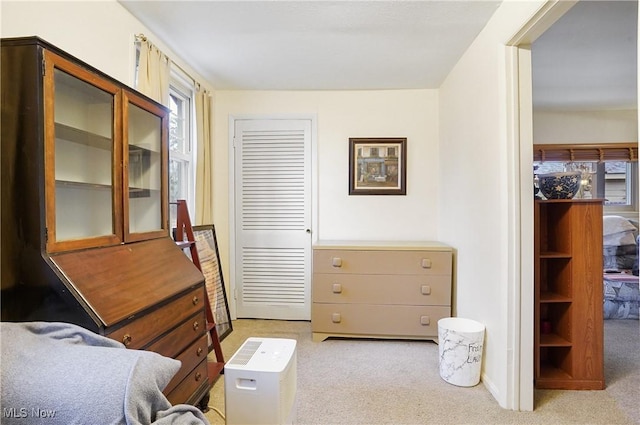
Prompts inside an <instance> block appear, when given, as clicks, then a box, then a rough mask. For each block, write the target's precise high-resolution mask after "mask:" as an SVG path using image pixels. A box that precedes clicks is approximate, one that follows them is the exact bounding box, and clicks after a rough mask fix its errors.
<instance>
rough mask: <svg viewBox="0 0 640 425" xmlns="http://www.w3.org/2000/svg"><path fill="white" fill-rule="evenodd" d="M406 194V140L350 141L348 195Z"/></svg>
mask: <svg viewBox="0 0 640 425" xmlns="http://www.w3.org/2000/svg"><path fill="white" fill-rule="evenodd" d="M406 194H407V138H406V137H403V138H398V137H395V138H350V139H349V195H406Z"/></svg>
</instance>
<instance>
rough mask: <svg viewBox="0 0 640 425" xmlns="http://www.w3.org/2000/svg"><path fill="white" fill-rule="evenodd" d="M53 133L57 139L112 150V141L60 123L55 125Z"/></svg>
mask: <svg viewBox="0 0 640 425" xmlns="http://www.w3.org/2000/svg"><path fill="white" fill-rule="evenodd" d="M55 131H56V137H57V138H58V139H64V140H68V141H70V142H73V143H78V144H80V145H86V146H90V147H92V148H97V149H103V150H106V151H110V150H112V149H113V140H111V139H110V138H108V137H105V136H101V135H99V134H95V133H92V132H89V131H86V130H81V129H79V128H75V127H71V126H68V125H66V124H62V123H56V126H55Z"/></svg>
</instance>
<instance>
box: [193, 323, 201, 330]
mask: <svg viewBox="0 0 640 425" xmlns="http://www.w3.org/2000/svg"><path fill="white" fill-rule="evenodd" d="M199 327H200V324H199V323H198V321H197V320H196V321H195V322H193V330H194V331H197V330H198V328H199Z"/></svg>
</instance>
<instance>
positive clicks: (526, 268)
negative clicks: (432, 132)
mask: <svg viewBox="0 0 640 425" xmlns="http://www.w3.org/2000/svg"><path fill="white" fill-rule="evenodd" d="M613 3H618V4H619V5H621V6H626V7H633V8H635V9H634V10H633V11H627V12H624V13H623V15H627V17H629V18H630V20H631V21H632V22H633V23H634V24H635V25H637V16H638V15H637V2H585V1H580V2H557V3H555V4H554V3H553V2H549V3H548V5H549V7H548V8H547V9H546V10H542V11H541V13H540V14H538V15H537V16H536V17H535V18H534V19H532V21H531V22H529V24H528V25H527V26H525V28H523V30H522V32H521V34H519V35H518V36H517V37H515V38H514V39H513V40H512V43H510V44H511V45H512V46H517V53H515V55H514V56H515V58H516V59H515V61H516V62H517V65H516V66H515V68H516V69H518V71H517V72H516V74H517V77H516V78H515V79H514V80H516V82H515V84H514V85H516V87H517V84H518V83H519V84H520V86H519V88H520V89H521V90H520V91H519V92H518V95H517V96H516V97H518V100H517V101H516V102H515V104H516V105H517V104H520V105H521V106H523V108H521V109H520V110H514V111H512V113H513V114H514V116H517V115H518V113H520V115H519V118H518V119H516V122H517V123H518V125H517V126H516V127H515V131H516V132H518V131H519V134H518V136H517V137H519V139H520V143H519V150H520V151H519V152H518V154H519V158H518V161H519V167H520V174H519V176H520V183H521V207H520V209H521V210H520V220H521V226H520V231H521V240H520V242H521V243H520V247H521V252H520V265H521V270H520V273H521V287H520V291H521V292H520V300H521V311H520V313H521V314H520V317H521V322H520V335H521V337H520V344H519V346H520V350H521V352H520V372H521V373H520V401H521V405H520V410H529V409H528V408H527V407H526V403H527V399H528V395H527V391H532V389H528V385H527V384H528V383H530V382H533V381H532V380H528V379H529V378H530V377H531V375H530V372H529V371H530V370H531V367H532V364H531V363H530V362H531V361H532V358H531V356H530V355H529V354H528V353H530V350H531V347H530V345H529V344H530V338H531V336H532V327H533V326H534V323H533V319H532V316H531V314H532V306H531V304H532V303H533V292H532V288H533V284H532V277H531V276H530V272H532V268H531V254H532V252H531V250H532V246H533V224H532V213H531V211H532V208H531V207H532V202H533V201H532V199H530V198H529V196H531V198H532V196H533V195H532V191H531V189H532V183H533V181H532V180H533V178H532V177H533V175H532V165H533V160H532V159H533V158H532V155H531V149H532V144H533V143H534V140H533V134H534V120H533V116H534V113H535V112H536V107H537V106H536V105H538V106H539V105H540V95H541V94H556V95H557V94H559V93H560V92H561V91H560V88H558V87H555V88H553V89H551V90H549V88H547V92H546V93H545V92H544V89H542V88H540V87H536V86H535V85H534V84H532V81H533V78H532V75H531V72H532V69H535V67H536V65H539V64H540V63H539V61H540V58H539V57H536V55H532V47H531V46H532V45H533V49H536V43H535V42H536V41H538V40H543V37H544V36H546V35H548V34H551V33H552V32H547V30H551V29H552V28H553V29H554V30H555V29H557V28H558V27H559V26H560V25H562V23H563V22H561V21H560V19H561V17H563V16H565V14H566V17H567V18H568V17H569V16H571V15H570V14H569V13H567V11H569V9H572V8H575V9H573V10H571V11H570V12H571V13H573V12H579V11H580V8H581V7H603V8H605V10H606V9H607V8H609V7H613V6H612V4H613ZM616 7H617V6H616ZM597 17H598V21H597V24H595V25H593V26H590V25H582V28H583V29H591V28H593V27H602V28H604V23H603V19H604V15H603V13H602V11H601V13H599V14H597ZM626 21H627V20H626V19H625V22H626ZM616 22H617V24H614V26H615V25H617V26H620V25H621V24H620V22H621V21H619V20H618V21H616ZM543 33H544V34H543ZM631 33H632V34H633V35H632V37H633V38H634V39H635V40H636V42H637V28H636V29H634V30H632V31H631ZM584 39H585V37H583V35H582V34H581V32H580V30H573V31H569V32H568V33H566V34H565V36H564V41H571V40H580V41H581V42H583V44H586V47H587V48H590V47H593V46H594V45H595V44H598V46H595V47H599V45H600V43H601V42H602V40H598V42H597V43H595V42H588V43H584ZM554 43H555V45H554V47H557V48H558V47H559V49H560V50H561V52H559V53H558V54H560V55H561V56H558V57H555V59H552V60H550V63H549V65H550V67H551V69H553V68H559V67H565V66H567V63H566V61H567V59H568V56H569V55H562V52H563V51H564V52H570V53H571V54H574V53H578V52H577V51H574V50H576V49H577V47H572V48H571V47H566V45H565V46H564V47H561V46H559V45H558V42H557V41H555V42H554ZM552 44H553V43H552ZM633 50H634V51H633V55H627V56H626V57H627V59H629V60H630V61H631V62H632V63H633V64H634V65H635V64H637V62H636V59H635V58H636V54H637V46H636V47H634V49H633ZM581 56H582V58H583V59H586V58H589V59H590V61H589V63H590V64H591V65H589V66H586V65H584V63H583V65H582V68H583V69H589V71H590V72H593V71H594V69H593V68H594V66H593V65H594V63H595V62H596V61H598V60H603V58H602V57H598V54H597V53H596V54H594V53H593V52H591V53H588V54H587V55H585V54H584V53H583V54H582V55H581ZM558 58H560V59H558ZM537 61H538V62H537ZM607 64H608V65H611V61H607ZM609 72H611V71H609ZM632 74H633V75H632V77H633V78H634V79H635V80H636V81H637V69H635V70H634V71H633V73H632ZM569 78H570V79H569V81H570V82H571V83H572V87H574V91H573V92H572V93H571V95H572V100H573V101H575V100H576V99H579V98H582V102H583V105H582V108H583V109H591V110H592V111H593V110H594V105H585V104H584V102H585V100H586V99H585V98H587V97H588V95H587V93H586V91H585V90H584V89H579V88H576V87H575V84H577V82H578V80H577V78H576V77H575V74H574V75H573V76H571V75H570V76H569ZM558 81H559V79H556V81H555V82H558ZM591 87H592V88H593V87H595V84H591ZM626 92H627V94H629V93H630V94H632V95H633V96H634V99H633V100H632V102H631V105H630V106H631V107H632V108H633V109H635V110H636V113H635V114H634V115H635V117H636V118H635V120H636V125H637V99H636V98H635V96H636V94H637V89H636V88H634V89H632V90H626ZM610 95H611V93H609V94H607V93H604V92H602V91H601V92H599V93H597V96H595V97H597V98H598V99H599V100H600V101H602V100H603V99H610V97H609V96H610ZM548 98H549V97H548ZM561 98H562V96H559V98H557V99H556V100H555V101H556V102H557V101H559V100H561ZM565 100H568V98H566V99H565ZM549 106H552V105H550V104H549ZM553 106H554V108H555V110H556V111H557V110H559V106H560V105H559V104H557V103H556V104H555V105H553ZM573 107H574V109H575V108H577V104H574V105H573ZM598 107H600V108H602V107H603V105H599V106H598ZM562 122H563V123H564V124H565V128H567V126H566V124H567V123H568V121H567V120H566V119H564V120H562ZM540 134H541V132H540V131H537V132H536V138H539V137H540ZM594 134H595V132H592V134H591V135H592V136H593V135H594ZM557 135H558V136H559V137H558V138H556V139H555V140H552V141H546V142H547V143H554V142H555V143H561V142H562V140H561V137H565V138H566V137H567V134H562V135H560V134H559V133H557ZM636 140H637V139H636ZM571 141H572V142H573V143H580V142H582V143H595V142H601V141H602V140H582V141H581V140H578V139H575V138H574V140H571ZM607 141H614V140H607ZM625 141H629V140H625ZM536 143H540V141H539V140H536ZM542 143H544V142H542ZM605 362H606V359H605ZM523 394H524V395H525V396H524V397H523ZM514 398H515V397H514ZM531 408H533V405H531Z"/></svg>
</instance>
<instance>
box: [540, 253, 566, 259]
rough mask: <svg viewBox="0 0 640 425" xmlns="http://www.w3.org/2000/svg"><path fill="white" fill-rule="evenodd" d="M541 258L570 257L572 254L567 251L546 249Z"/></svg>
mask: <svg viewBox="0 0 640 425" xmlns="http://www.w3.org/2000/svg"><path fill="white" fill-rule="evenodd" d="M540 258H544V259H554V258H558V259H570V258H571V254H569V253H566V252H558V251H545V252H541V253H540Z"/></svg>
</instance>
